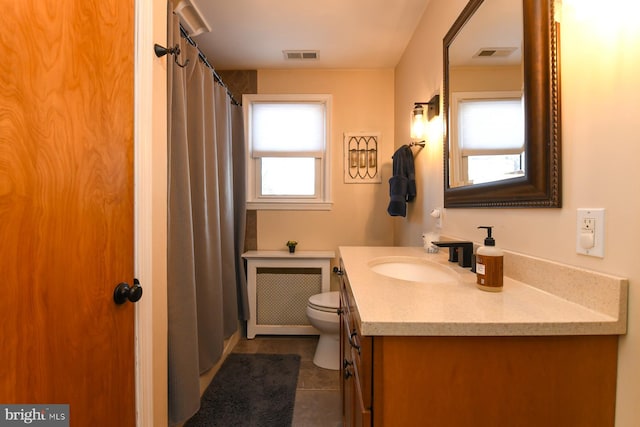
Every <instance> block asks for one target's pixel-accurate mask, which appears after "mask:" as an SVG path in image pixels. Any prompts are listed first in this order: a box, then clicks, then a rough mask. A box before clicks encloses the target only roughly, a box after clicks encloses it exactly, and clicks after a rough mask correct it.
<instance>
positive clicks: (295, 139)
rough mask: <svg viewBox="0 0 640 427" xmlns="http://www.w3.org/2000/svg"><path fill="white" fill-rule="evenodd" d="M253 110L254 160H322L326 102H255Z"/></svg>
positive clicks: (252, 143) (252, 152) (252, 137)
mask: <svg viewBox="0 0 640 427" xmlns="http://www.w3.org/2000/svg"><path fill="white" fill-rule="evenodd" d="M252 107H253V108H252V111H251V114H252V122H251V124H252V126H251V156H252V157H253V158H258V157H315V158H322V157H323V154H324V151H325V147H324V144H325V140H326V137H325V128H326V126H325V115H326V104H325V103H309V102H305V103H295V102H278V103H268V102H256V103H254V104H253V106H252Z"/></svg>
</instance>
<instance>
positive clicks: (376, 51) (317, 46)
mask: <svg viewBox="0 0 640 427" xmlns="http://www.w3.org/2000/svg"><path fill="white" fill-rule="evenodd" d="M429 1H430V0H324V1H311V0H276V1H274V0H190V2H191V4H192V5H193V6H194V8H195V9H197V10H198V11H199V12H200V14H201V15H202V17H203V18H204V19H205V21H206V22H207V24H208V25H209V27H210V28H211V31H210V32H208V33H203V34H201V35H197V36H194V37H193V39H194V40H195V41H196V43H197V44H198V47H199V48H200V50H201V51H202V52H203V53H204V54H205V55H206V57H207V59H208V60H209V62H210V63H211V64H212V65H213V66H214V67H215V68H216V69H219V70H225V69H226V70H231V69H234V70H247V69H260V68H390V67H395V65H396V64H397V63H398V61H399V60H400V57H401V55H402V53H403V52H404V49H405V47H406V46H407V44H408V42H409V40H410V39H411V36H412V34H413V32H414V30H415V28H416V26H417V24H418V22H419V21H420V19H421V17H422V14H423V12H424V10H425V8H426V6H427V4H428V3H429ZM283 50H319V51H320V54H319V59H318V60H307V61H304V60H285V58H284V54H283Z"/></svg>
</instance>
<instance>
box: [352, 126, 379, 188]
mask: <svg viewBox="0 0 640 427" xmlns="http://www.w3.org/2000/svg"><path fill="white" fill-rule="evenodd" d="M379 143H380V133H379V132H378V133H375V132H349V133H345V134H344V182H345V183H347V184H365V183H380V182H381V178H380V169H379V163H378V144H379Z"/></svg>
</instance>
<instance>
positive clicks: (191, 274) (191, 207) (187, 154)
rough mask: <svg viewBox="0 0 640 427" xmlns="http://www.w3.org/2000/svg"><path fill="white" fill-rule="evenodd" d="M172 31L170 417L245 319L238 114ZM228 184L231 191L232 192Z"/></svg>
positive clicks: (192, 400) (180, 416) (177, 416)
mask: <svg viewBox="0 0 640 427" xmlns="http://www.w3.org/2000/svg"><path fill="white" fill-rule="evenodd" d="M170 16H172V19H173V22H172V25H170V28H169V33H170V34H169V41H170V45H171V46H175V45H176V44H178V45H179V46H180V50H181V53H180V55H179V57H178V58H177V59H178V62H179V63H181V64H184V62H185V61H186V60H188V63H187V66H186V67H184V68H181V67H179V66H178V65H177V64H176V63H175V62H174V61H173V58H171V57H169V58H168V59H169V60H168V62H167V67H168V68H169V70H168V75H169V89H168V91H169V117H168V122H169V229H168V236H169V237H168V239H169V241H168V286H167V287H168V289H167V294H168V295H167V297H168V327H169V328H168V329H169V331H168V333H169V335H168V339H169V421H170V423H171V424H172V425H175V424H178V423H180V422H183V421H185V420H186V419H188V418H189V417H191V416H192V415H193V414H194V413H195V412H196V411H197V410H198V408H199V406H200V384H199V376H200V374H201V373H203V372H205V371H207V370H209V369H210V368H211V367H212V366H213V365H214V364H215V363H216V362H217V361H218V360H219V358H220V356H221V355H222V351H223V344H224V339H225V338H227V337H229V336H230V335H232V334H233V333H234V332H235V331H236V329H237V326H238V319H244V318H246V317H247V316H246V314H247V311H246V307H247V303H246V283H245V275H244V269H243V264H242V262H241V261H240V258H239V255H240V254H241V252H242V245H243V242H244V227H245V205H244V166H243V162H244V153H243V151H242V150H243V146H244V145H243V135H242V130H243V126H242V112H241V108H239V107H238V106H234V105H231V102H230V99H229V97H228V96H227V92H226V89H225V88H224V87H222V86H220V85H219V84H217V83H216V82H215V81H214V77H213V74H212V72H211V70H210V69H209V68H207V67H206V66H205V65H204V64H203V63H202V61H200V60H199V59H198V50H197V49H196V48H195V47H193V46H191V45H190V44H189V43H187V42H186V41H185V39H184V38H182V37H180V30H179V23H178V18H177V17H175V16H174V15H173V14H170ZM234 189H235V194H236V197H235V198H234Z"/></svg>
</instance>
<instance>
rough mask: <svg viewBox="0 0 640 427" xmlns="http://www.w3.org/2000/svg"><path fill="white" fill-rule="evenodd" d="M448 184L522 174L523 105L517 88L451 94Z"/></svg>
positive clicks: (497, 179)
mask: <svg viewBox="0 0 640 427" xmlns="http://www.w3.org/2000/svg"><path fill="white" fill-rule="evenodd" d="M452 111H454V114H452V117H451V122H452V123H451V124H452V127H451V130H452V137H454V138H455V141H457V144H456V146H455V147H452V148H451V153H450V155H451V159H450V160H451V171H452V174H451V181H452V182H453V183H454V185H452V186H459V185H471V184H480V183H485V182H491V181H501V180H504V179H510V178H516V177H519V176H523V175H524V149H525V144H524V139H525V136H524V108H523V103H522V95H521V93H519V92H464V93H463V92H459V93H454V94H453V96H452Z"/></svg>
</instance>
